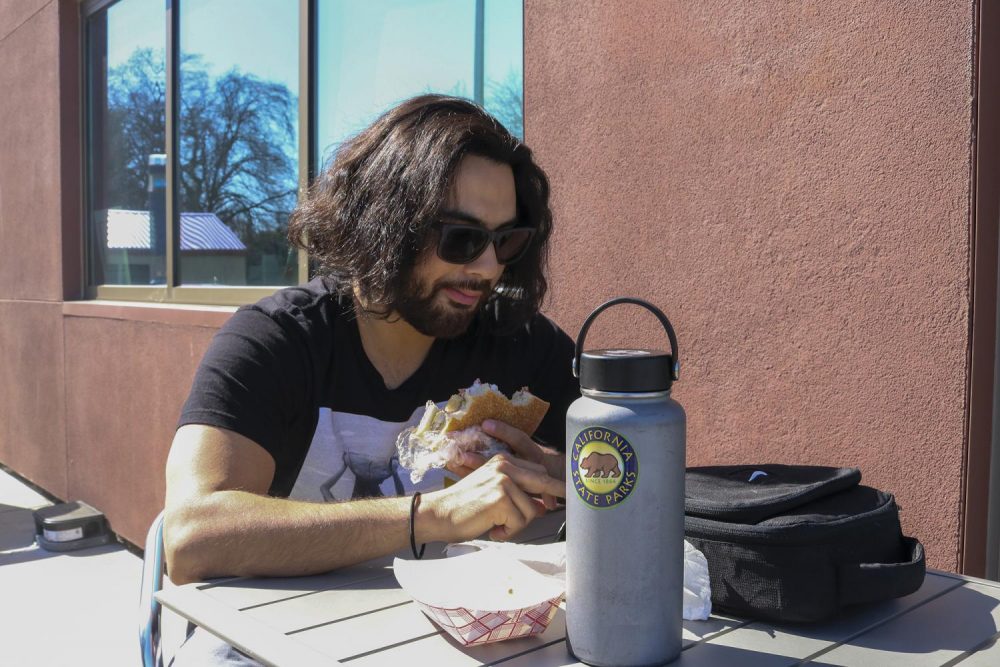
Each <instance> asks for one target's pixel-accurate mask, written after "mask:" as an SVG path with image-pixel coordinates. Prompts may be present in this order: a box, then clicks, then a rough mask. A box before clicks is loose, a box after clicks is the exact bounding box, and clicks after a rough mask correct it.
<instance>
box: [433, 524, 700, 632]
mask: <svg viewBox="0 0 1000 667" xmlns="http://www.w3.org/2000/svg"><path fill="white" fill-rule="evenodd" d="M487 549H493V550H496V551H498V552H500V553H503V554H505V555H507V556H510V557H511V558H514V559H516V560H519V561H521V562H522V563H524V564H525V565H527V566H528V567H530V568H531V569H533V570H535V571H536V572H538V573H539V574H542V575H545V576H546V577H551V578H552V579H556V580H559V581H561V582H562V583H563V585H565V583H566V543H565V542H552V543H550V544H516V543H514V542H491V541H489V540H469V541H468V542H459V543H457V544H449V545H448V546H447V547H445V555H446V556H448V557H449V558H450V557H452V556H462V555H464V554H468V553H472V552H474V551H483V550H487ZM682 614H683V616H684V620H686V621H704V620H705V619H707V618H708V617H709V616H710V615H711V614H712V587H711V584H710V583H709V580H708V561H706V560H705V555H704V554H702V553H701V552H700V551H698V550H697V549H695V548H694V546H693V545H692V544H691V543H690V542H688V541H687V540H684V604H683V612H682Z"/></svg>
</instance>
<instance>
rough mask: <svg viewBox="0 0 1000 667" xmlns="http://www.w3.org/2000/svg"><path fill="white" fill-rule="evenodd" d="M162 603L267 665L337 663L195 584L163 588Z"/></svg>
mask: <svg viewBox="0 0 1000 667" xmlns="http://www.w3.org/2000/svg"><path fill="white" fill-rule="evenodd" d="M156 597H157V599H158V600H159V601H160V603H161V604H162V605H163V606H164V607H166V608H168V609H171V610H173V611H175V612H177V613H178V614H180V615H181V616H183V617H184V618H186V619H188V620H189V621H192V622H193V623H195V624H196V625H199V626H201V627H204V628H211V632H212V633H213V634H214V635H216V636H217V637H221V638H222V639H223V640H224V641H227V642H229V643H230V644H232V645H234V646H237V647H239V648H240V649H241V650H242V651H244V652H245V653H248V654H249V655H250V656H252V657H253V658H255V659H256V660H258V661H260V662H262V663H264V664H265V665H296V666H299V665H301V667H312V666H313V665H317V666H319V665H335V664H338V663H337V661H336V660H335V659H334V658H333V657H332V656H330V655H329V654H323V653H320V652H318V651H316V650H315V649H313V648H312V647H309V646H305V645H304V644H301V643H298V642H293V641H290V640H289V638H288V637H287V636H286V635H284V634H282V633H280V632H277V631H276V630H274V629H272V628H269V627H267V626H266V625H264V624H262V623H260V622H258V621H255V620H253V619H250V618H247V617H246V615H245V614H237V613H233V610H232V609H231V608H230V607H227V606H226V605H224V604H222V603H220V602H219V601H217V600H213V599H212V598H209V597H207V596H205V595H203V594H202V593H201V591H199V590H198V589H197V588H194V587H192V586H179V587H177V588H171V589H164V590H162V591H160V592H159V593H157V595H156Z"/></svg>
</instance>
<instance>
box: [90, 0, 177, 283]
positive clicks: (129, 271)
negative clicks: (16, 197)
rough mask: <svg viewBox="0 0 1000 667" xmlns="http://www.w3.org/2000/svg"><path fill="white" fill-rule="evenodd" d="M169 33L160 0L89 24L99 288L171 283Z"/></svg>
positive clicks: (132, 1)
mask: <svg viewBox="0 0 1000 667" xmlns="http://www.w3.org/2000/svg"><path fill="white" fill-rule="evenodd" d="M166 34H167V33H166V22H165V16H164V13H163V3H162V2H161V1H158V0H121V2H118V3H117V4H115V5H112V6H111V7H109V8H108V9H107V10H105V11H103V12H100V13H99V14H98V15H95V16H94V17H92V18H91V20H89V21H88V22H87V49H88V51H89V53H88V61H89V68H88V69H89V72H88V74H89V76H88V79H89V80H88V88H89V95H88V99H89V103H90V104H89V106H90V122H89V127H88V130H89V132H88V134H89V137H88V139H89V141H88V145H89V148H90V150H89V152H88V156H89V163H88V172H89V174H88V176H89V179H88V181H89V184H88V185H89V197H88V202H89V209H90V211H89V213H90V221H91V225H90V239H89V244H88V247H89V249H90V252H89V259H90V261H89V262H88V273H89V282H90V283H91V284H115V285H163V284H165V282H166V218H165V216H166V211H165V209H164V201H163V196H162V193H163V187H164V164H165V158H164V155H163V153H164V150H165V149H166V144H165V113H166V101H165V100H166V97H165V95H166V88H167V80H166V70H165V68H164V59H165V54H166Z"/></svg>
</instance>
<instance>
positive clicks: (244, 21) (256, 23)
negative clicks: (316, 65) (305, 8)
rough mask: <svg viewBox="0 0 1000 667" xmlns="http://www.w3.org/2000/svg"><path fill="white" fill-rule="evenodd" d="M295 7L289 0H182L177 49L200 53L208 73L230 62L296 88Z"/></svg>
mask: <svg viewBox="0 0 1000 667" xmlns="http://www.w3.org/2000/svg"><path fill="white" fill-rule="evenodd" d="M298 40H299V7H298V3H295V2H289V1H288V0H254V1H253V2H247V1H246V0H187V1H185V2H182V3H181V49H182V50H183V52H184V53H186V54H187V53H197V54H200V55H201V56H202V57H203V59H204V63H205V64H206V65H208V66H209V73H210V74H211V75H212V76H218V75H220V74H225V73H226V72H228V71H229V70H230V69H232V68H234V67H235V68H237V69H239V70H240V71H241V72H246V73H251V74H253V75H254V76H256V77H258V78H260V79H263V80H265V81H277V82H279V83H283V84H285V85H286V86H287V87H288V90H290V91H291V92H292V94H293V95H295V94H296V91H298V89H299V46H298Z"/></svg>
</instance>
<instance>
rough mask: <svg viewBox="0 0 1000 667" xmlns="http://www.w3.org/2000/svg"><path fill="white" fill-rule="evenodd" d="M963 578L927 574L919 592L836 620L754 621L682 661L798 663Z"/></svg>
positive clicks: (692, 651) (687, 653)
mask: <svg viewBox="0 0 1000 667" xmlns="http://www.w3.org/2000/svg"><path fill="white" fill-rule="evenodd" d="M961 583H962V582H961V581H958V580H954V579H950V578H946V577H939V576H935V575H928V576H927V578H926V579H925V581H924V585H923V586H922V587H921V588H920V590H918V591H916V592H915V593H911V594H910V595H907V596H905V597H902V598H898V599H895V600H889V601H886V602H882V603H878V604H873V605H866V606H863V607H858V608H857V609H854V610H852V611H850V612H848V613H847V614H845V615H843V616H841V617H839V618H837V619H834V620H832V621H827V622H824V623H819V624H806V625H801V624H799V625H792V624H771V623H765V622H754V623H750V624H748V625H746V626H744V627H742V628H739V629H737V630H734V631H733V632H729V633H726V634H723V635H720V636H718V637H716V638H712V639H710V640H709V641H707V642H703V643H701V644H699V645H698V646H694V647H692V648H691V649H690V650H689V651H685V652H684V660H683V662H682V663H681V664H683V665H688V666H695V665H706V666H711V665H721V664H744V663H745V664H748V665H789V664H795V663H796V662H798V661H799V660H802V659H804V658H807V657H809V656H811V655H813V654H815V653H817V652H819V651H821V650H823V649H826V648H828V647H829V646H830V645H831V644H835V643H837V642H840V641H844V640H847V639H849V638H851V637H853V636H854V635H856V634H858V633H861V632H864V631H866V630H867V629H868V628H871V627H872V626H875V625H877V624H879V623H882V622H884V621H885V620H886V619H888V618H892V617H894V616H897V615H900V614H906V613H907V612H908V611H909V610H911V609H913V608H914V607H915V606H917V605H919V604H921V603H923V602H926V601H927V600H929V599H932V598H933V597H934V596H936V595H941V594H944V593H945V592H946V591H948V590H950V589H953V588H955V587H957V586H961ZM758 654H759V655H758Z"/></svg>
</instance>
